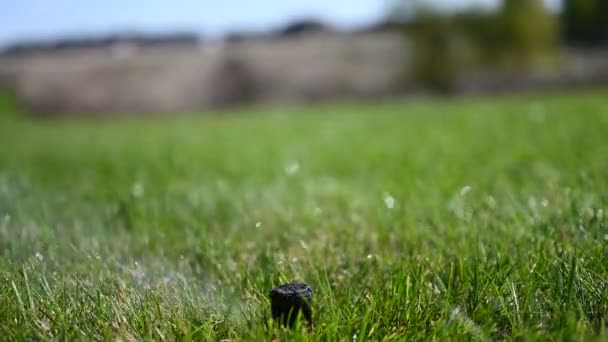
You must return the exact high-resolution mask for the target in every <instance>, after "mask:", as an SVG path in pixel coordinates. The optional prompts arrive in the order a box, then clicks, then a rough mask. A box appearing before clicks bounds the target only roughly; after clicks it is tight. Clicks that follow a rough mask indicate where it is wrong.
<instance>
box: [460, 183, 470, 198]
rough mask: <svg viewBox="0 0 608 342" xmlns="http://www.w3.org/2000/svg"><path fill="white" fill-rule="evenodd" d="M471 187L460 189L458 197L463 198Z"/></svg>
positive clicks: (466, 186)
mask: <svg viewBox="0 0 608 342" xmlns="http://www.w3.org/2000/svg"><path fill="white" fill-rule="evenodd" d="M471 189H472V188H471V186H469V185H465V186H463V187H462V189H460V196H464V195H466V194H467V193H468V192H469V191H471Z"/></svg>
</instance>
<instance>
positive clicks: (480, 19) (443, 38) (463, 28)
mask: <svg viewBox="0 0 608 342" xmlns="http://www.w3.org/2000/svg"><path fill="white" fill-rule="evenodd" d="M393 15H396V16H397V18H396V19H398V20H399V21H400V22H402V23H403V29H404V32H405V33H406V35H407V37H408V38H409V39H410V40H411V41H412V42H413V44H414V47H415V48H414V49H413V63H412V64H411V66H410V68H411V70H409V73H408V74H410V75H412V76H413V77H414V79H415V80H416V81H418V82H421V83H423V84H426V85H427V86H429V87H432V88H435V89H436V90H443V91H450V90H452V87H453V86H454V82H455V80H456V79H457V78H458V76H459V74H461V73H463V72H465V71H467V70H471V69H472V68H475V69H483V68H486V69H491V70H501V71H503V72H511V71H514V70H517V71H520V72H528V71H531V70H550V69H551V68H553V67H554V66H555V65H556V63H557V53H558V48H559V46H560V42H565V43H567V44H569V45H575V44H581V43H584V44H586V45H602V44H605V43H606V41H607V39H606V38H607V37H608V34H607V23H608V0H564V3H563V6H562V13H561V15H559V14H557V13H552V12H551V11H549V10H548V9H547V8H546V7H545V5H544V3H543V0H502V1H501V3H500V5H499V7H498V8H497V9H496V10H489V9H486V8H476V7H471V8H469V9H467V10H464V11H458V12H455V13H451V12H444V11H441V10H440V9H437V8H435V7H432V6H431V5H429V2H428V1H423V0H401V1H399V0H398V1H397V4H396V6H395V7H394V8H393ZM560 34H561V35H560Z"/></svg>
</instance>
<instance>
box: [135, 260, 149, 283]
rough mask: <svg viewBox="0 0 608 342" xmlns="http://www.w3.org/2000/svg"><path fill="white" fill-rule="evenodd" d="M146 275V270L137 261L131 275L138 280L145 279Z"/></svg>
mask: <svg viewBox="0 0 608 342" xmlns="http://www.w3.org/2000/svg"><path fill="white" fill-rule="evenodd" d="M145 275H146V274H145V273H144V270H143V269H142V268H141V266H140V265H139V263H138V262H137V261H136V262H135V268H134V269H133V270H131V276H132V277H133V278H135V279H137V280H143V278H144V276H145Z"/></svg>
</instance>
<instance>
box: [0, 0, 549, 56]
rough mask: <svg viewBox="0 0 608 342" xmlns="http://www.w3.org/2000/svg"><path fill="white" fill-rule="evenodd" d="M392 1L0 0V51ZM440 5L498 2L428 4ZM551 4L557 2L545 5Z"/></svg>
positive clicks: (233, 25) (245, 23) (219, 27)
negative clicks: (28, 43) (47, 41)
mask: <svg viewBox="0 0 608 342" xmlns="http://www.w3.org/2000/svg"><path fill="white" fill-rule="evenodd" d="M390 1H391V0H250V1H248V0H215V1H211V0H175V1H170V0H164V1H161V0H0V45H2V44H7V43H10V42H13V41H17V40H22V39H39V38H54V37H61V36H65V35H68V36H69V35H81V34H93V35H95V34H104V33H108V32H120V31H143V32H163V31H166V30H187V31H196V32H200V33H202V34H205V35H212V36H217V35H219V34H222V33H225V32H228V31H234V30H241V29H242V30H247V29H253V30H264V29H268V28H272V27H275V26H277V25H281V24H284V23H285V22H287V21H289V20H290V19H296V18H303V17H315V18H321V19H324V20H327V21H329V22H331V23H332V24H335V25H337V26H341V27H353V26H357V25H361V24H364V23H369V22H373V21H374V20H377V19H378V18H380V17H382V16H383V15H384V14H385V13H386V10H387V7H388V4H389V3H390ZM429 1H431V2H435V3H437V4H439V5H448V6H461V5H466V4H470V3H481V4H490V5H491V4H492V3H495V2H496V1H497V0H429ZM549 1H552V2H556V1H559V0H549Z"/></svg>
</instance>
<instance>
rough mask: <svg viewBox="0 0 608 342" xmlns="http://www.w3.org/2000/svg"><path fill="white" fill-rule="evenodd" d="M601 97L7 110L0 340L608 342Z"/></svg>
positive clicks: (605, 105) (605, 117) (606, 152)
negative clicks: (96, 117)
mask: <svg viewBox="0 0 608 342" xmlns="http://www.w3.org/2000/svg"><path fill="white" fill-rule="evenodd" d="M605 94H606V92H604V91H601V90H595V91H587V92H579V93H570V94H566V93H561V94H550V95H530V96H525V97H500V98H482V99H473V98H463V99H454V100H445V99H444V100H438V99H420V100H410V101H402V102H399V101H392V102H378V103H370V102H368V103H340V104H333V105H314V106H304V107H297V108H296V107H291V108H289V107H285V108H273V109H268V110H265V109H262V108H258V109H251V110H249V111H245V110H243V111H235V112H231V113H223V114H221V115H205V116H201V115H199V116H197V115H192V116H186V117H181V118H180V119H151V120H147V121H144V120H134V119H122V120H107V121H85V120H65V119H64V120H60V121H32V120H28V119H19V118H18V116H16V115H0V334H1V335H0V336H2V339H8V340H21V339H38V338H42V339H47V338H48V339H68V340H73V339H110V340H112V339H115V338H121V339H125V340H141V339H155V340H159V339H167V340H174V339H193V340H207V339H210V340H221V339H230V340H249V341H263V340H271V339H274V338H277V337H278V338H283V339H296V340H297V339H312V340H328V341H336V340H345V341H363V340H379V339H383V338H385V339H395V340H403V339H407V340H413V339H425V340H426V339H436V340H444V339H445V338H450V339H464V338H473V339H476V340H477V339H479V340H487V339H500V338H509V339H510V338H517V337H524V338H530V339H541V340H545V339H554V340H562V339H570V338H580V339H598V340H602V339H606V338H608V332H607V331H608V330H607V328H608V96H605ZM9 102H10V101H4V102H3V103H9ZM3 106H4V107H3V108H2V109H1V111H3V112H5V113H8V112H11V111H14V110H13V109H12V108H11V106H10V105H7V104H4V105H3ZM293 280H301V281H305V282H307V283H309V284H310V285H311V287H312V288H313V290H314V298H313V306H314V313H313V314H314V321H315V323H314V327H313V328H312V329H308V330H307V329H306V328H305V327H300V328H299V329H295V330H292V331H286V330H281V329H279V328H277V327H276V326H274V325H273V324H272V323H271V321H269V320H268V318H269V313H270V310H269V300H268V297H267V296H268V291H269V290H270V288H271V287H273V286H275V285H279V284H280V283H284V282H290V281H293Z"/></svg>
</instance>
